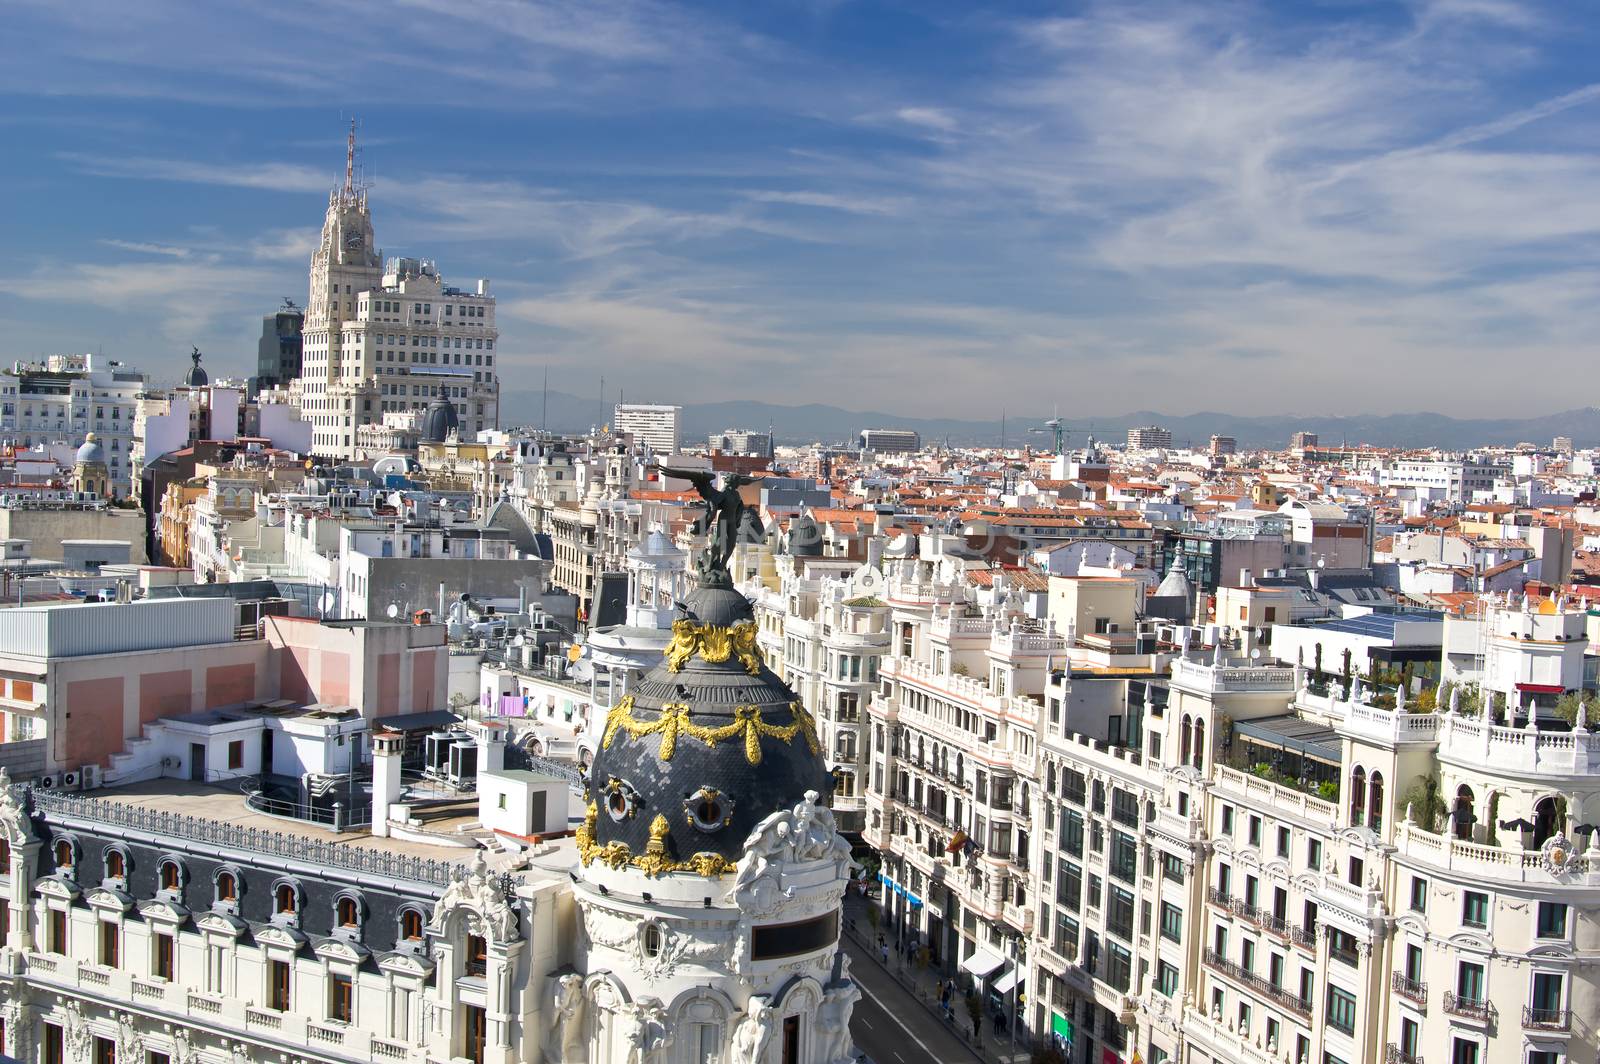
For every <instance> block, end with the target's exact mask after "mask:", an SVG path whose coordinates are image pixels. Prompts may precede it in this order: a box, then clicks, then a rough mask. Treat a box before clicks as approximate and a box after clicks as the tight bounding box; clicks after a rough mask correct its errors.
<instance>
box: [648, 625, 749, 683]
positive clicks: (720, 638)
mask: <svg viewBox="0 0 1600 1064" xmlns="http://www.w3.org/2000/svg"><path fill="white" fill-rule="evenodd" d="M696 654H698V655H699V656H700V658H701V660H703V661H706V662H709V663H711V664H713V665H720V664H722V663H723V662H725V661H728V660H730V659H731V658H735V657H737V658H738V659H739V663H740V664H741V665H743V666H744V671H745V672H747V673H749V674H750V675H751V676H755V675H756V674H757V673H759V672H760V671H761V663H762V662H761V648H760V647H759V646H758V645H757V643H756V622H754V621H740V622H739V623H738V624H735V625H732V626H730V627H723V626H719V625H714V624H695V623H694V622H693V621H690V620H685V619H680V620H676V621H673V622H672V640H671V641H670V642H669V643H668V644H667V649H666V650H664V651H662V653H661V656H662V657H663V658H664V659H665V660H666V663H667V671H668V672H681V671H683V667H684V666H685V665H687V664H688V663H689V661H690V660H691V659H692V658H694V656H695V655H696Z"/></svg>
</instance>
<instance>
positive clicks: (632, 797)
mask: <svg viewBox="0 0 1600 1064" xmlns="http://www.w3.org/2000/svg"><path fill="white" fill-rule="evenodd" d="M638 811H639V792H638V791H636V790H634V789H633V786H632V785H631V784H630V783H628V781H627V780H619V779H617V777H615V776H612V777H611V778H610V779H609V780H607V781H606V812H607V813H609V814H610V815H611V819H612V820H618V821H621V820H627V819H628V818H629V817H631V816H633V815H634V814H635V813H637V812H638Z"/></svg>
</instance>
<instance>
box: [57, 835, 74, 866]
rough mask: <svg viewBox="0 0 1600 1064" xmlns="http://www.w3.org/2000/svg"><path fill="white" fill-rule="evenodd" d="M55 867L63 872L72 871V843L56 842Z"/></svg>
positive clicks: (60, 840)
mask: <svg viewBox="0 0 1600 1064" xmlns="http://www.w3.org/2000/svg"><path fill="white" fill-rule="evenodd" d="M55 849H56V867H57V868H60V869H63V870H65V871H71V870H72V843H71V842H69V841H68V840H66V839H57V840H56V847H55Z"/></svg>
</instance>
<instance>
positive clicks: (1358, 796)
mask: <svg viewBox="0 0 1600 1064" xmlns="http://www.w3.org/2000/svg"><path fill="white" fill-rule="evenodd" d="M1366 816H1367V770H1366V769H1364V768H1362V767H1361V766H1360V765H1357V766H1356V768H1355V771H1354V772H1352V773H1350V823H1351V824H1353V825H1355V826H1357V827H1359V826H1360V825H1361V824H1362V823H1363V822H1365V820H1366Z"/></svg>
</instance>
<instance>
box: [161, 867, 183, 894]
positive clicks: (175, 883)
mask: <svg viewBox="0 0 1600 1064" xmlns="http://www.w3.org/2000/svg"><path fill="white" fill-rule="evenodd" d="M182 886H183V873H182V872H181V871H179V869H178V862H177V861H162V862H161V889H162V890H172V891H176V890H178V889H180V888H181V887H182Z"/></svg>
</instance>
